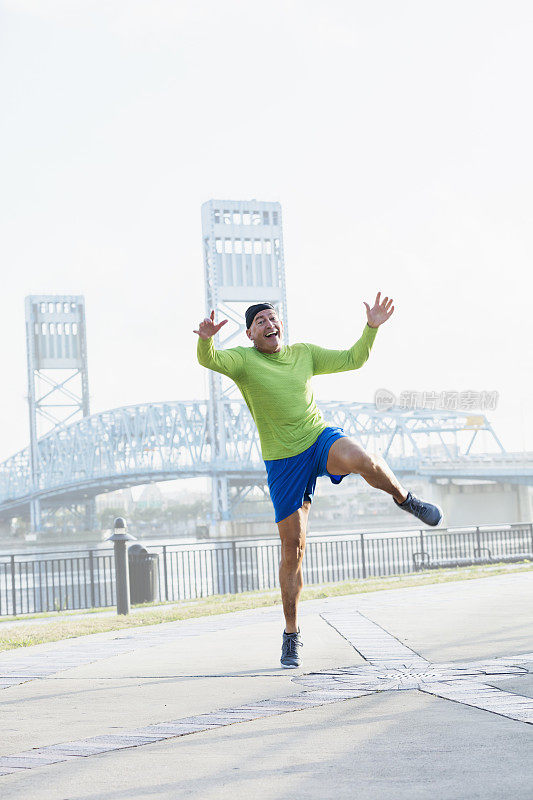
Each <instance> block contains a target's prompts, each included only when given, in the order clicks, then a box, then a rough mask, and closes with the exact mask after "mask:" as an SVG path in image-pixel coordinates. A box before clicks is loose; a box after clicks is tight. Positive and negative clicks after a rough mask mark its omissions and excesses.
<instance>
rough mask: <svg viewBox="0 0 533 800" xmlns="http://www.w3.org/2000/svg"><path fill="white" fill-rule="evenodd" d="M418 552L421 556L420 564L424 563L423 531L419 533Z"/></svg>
mask: <svg viewBox="0 0 533 800" xmlns="http://www.w3.org/2000/svg"><path fill="white" fill-rule="evenodd" d="M420 552H421V554H422V563H424V554H425V550H424V531H420Z"/></svg>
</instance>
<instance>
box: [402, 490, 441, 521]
mask: <svg viewBox="0 0 533 800" xmlns="http://www.w3.org/2000/svg"><path fill="white" fill-rule="evenodd" d="M393 500H394V498H393ZM394 502H395V503H396V505H397V506H398V508H403V510H404V511H408V512H409V514H413V516H415V517H418V519H421V520H422V522H425V523H426V525H431V526H432V527H433V528H434V527H435V526H436V525H438V524H439V523H440V521H441V520H442V509H441V508H440V506H436V505H434V504H433V503H427V502H425V501H424V500H420V499H419V498H418V497H415V496H414V494H411V492H409V493H408V495H407V497H406V499H405V500H404V501H403V503H399V502H398V501H397V500H394Z"/></svg>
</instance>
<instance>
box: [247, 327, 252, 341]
mask: <svg viewBox="0 0 533 800" xmlns="http://www.w3.org/2000/svg"><path fill="white" fill-rule="evenodd" d="M246 335H247V337H248V338H249V339H251V338H252V337H251V335H250V328H247V329H246Z"/></svg>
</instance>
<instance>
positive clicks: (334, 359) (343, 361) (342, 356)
mask: <svg viewBox="0 0 533 800" xmlns="http://www.w3.org/2000/svg"><path fill="white" fill-rule="evenodd" d="M365 306H366V317H367V324H366V325H365V328H364V330H363V334H362V336H361V338H360V339H358V340H357V342H356V343H355V344H354V345H353V346H352V347H350V348H349V349H348V350H326V349H325V348H324V347H318V346H317V345H313V344H310V345H308V347H309V349H310V350H311V355H312V357H313V373H314V374H315V375H324V374H326V373H331V372H344V371H346V370H350V369H359V367H362V366H363V364H364V363H365V362H366V361H367V360H368V356H369V355H370V350H371V349H372V345H373V344H374V339H375V338H376V333H377V329H378V328H379V326H380V325H382V324H383V323H384V322H386V321H387V320H388V319H389V317H390V316H391V314H392V313H393V311H394V306H393V304H392V298H391V299H389V298H388V297H385V298H384V299H383V301H382V300H381V292H378V293H377V295H376V299H375V302H374V305H373V307H372V308H370V306H369V305H368V303H365Z"/></svg>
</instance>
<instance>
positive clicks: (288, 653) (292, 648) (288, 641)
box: [281, 628, 303, 669]
mask: <svg viewBox="0 0 533 800" xmlns="http://www.w3.org/2000/svg"><path fill="white" fill-rule="evenodd" d="M299 647H303V642H302V637H301V636H300V628H298V633H285V631H283V643H282V645H281V666H282V667H285V669H296V667H299V666H300V654H299V652H298V648H299Z"/></svg>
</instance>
